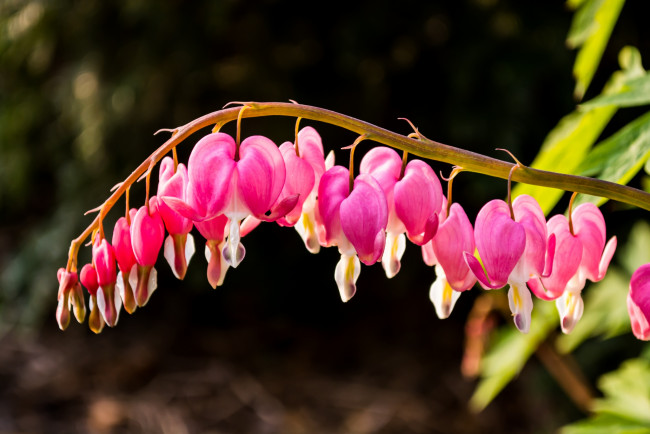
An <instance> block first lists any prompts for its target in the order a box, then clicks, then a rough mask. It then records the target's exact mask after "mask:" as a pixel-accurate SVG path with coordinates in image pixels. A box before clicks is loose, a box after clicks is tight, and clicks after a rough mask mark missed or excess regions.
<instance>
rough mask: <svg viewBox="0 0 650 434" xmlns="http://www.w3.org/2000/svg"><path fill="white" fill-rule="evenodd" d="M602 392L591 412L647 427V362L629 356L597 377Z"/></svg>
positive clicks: (649, 414)
mask: <svg viewBox="0 0 650 434" xmlns="http://www.w3.org/2000/svg"><path fill="white" fill-rule="evenodd" d="M598 383H599V388H600V389H601V390H602V391H603V393H604V394H605V397H604V398H603V399H599V400H597V401H596V403H595V405H594V411H595V412H597V413H608V414H612V415H615V416H621V417H624V418H627V419H630V420H634V421H639V422H642V423H644V424H646V426H647V427H648V428H649V429H650V361H648V360H644V359H632V360H628V361H626V362H624V363H623V364H622V365H621V367H620V368H619V369H618V370H616V371H614V372H610V373H608V374H605V375H603V376H602V377H601V378H600V380H599V382H598Z"/></svg>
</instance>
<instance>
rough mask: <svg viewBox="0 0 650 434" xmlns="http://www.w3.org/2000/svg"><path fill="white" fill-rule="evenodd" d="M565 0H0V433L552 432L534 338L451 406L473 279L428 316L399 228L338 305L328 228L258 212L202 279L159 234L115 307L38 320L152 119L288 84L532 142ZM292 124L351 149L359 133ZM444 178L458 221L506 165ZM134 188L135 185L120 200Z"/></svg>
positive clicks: (606, 66)
mask: <svg viewBox="0 0 650 434" xmlns="http://www.w3.org/2000/svg"><path fill="white" fill-rule="evenodd" d="M647 12H648V5H647V4H645V3H644V2H628V3H627V4H626V6H625V8H624V9H623V12H622V14H621V17H620V19H619V22H618V24H617V25H616V27H615V29H614V33H613V35H612V38H611V40H610V43H609V46H608V48H607V50H606V52H605V54H604V57H603V61H602V64H601V68H600V69H599V71H603V72H602V73H601V72H599V73H597V75H596V77H595V79H594V83H593V84H592V87H591V89H590V92H593V94H594V95H595V94H597V93H598V91H599V89H601V88H602V85H603V84H604V82H605V80H606V79H607V78H608V77H609V75H610V74H611V72H612V71H614V70H616V69H617V60H616V56H617V53H618V52H619V51H620V49H621V48H622V47H623V46H624V45H635V46H637V47H638V48H639V49H640V51H641V53H642V54H644V53H648V52H650V35H649V33H650V30H649V29H648V26H647V23H646V21H647V19H646V17H647V16H648V15H647ZM571 18H572V13H571V11H569V10H567V9H566V8H565V5H564V2H561V1H553V2H520V1H514V0H462V1H438V2H417V1H409V0H406V1H401V2H386V1H359V2H340V3H339V2H326V3H322V2H321V3H314V4H307V3H305V2H293V1H279V0H266V1H241V0H215V1H209V0H201V1H198V0H197V1H193V2H184V1H179V0H176V1H174V0H170V1H164V2H159V1H151V0H130V1H125V2H103V1H100V0H86V1H83V2H76V1H66V0H42V1H39V0H29V1H28V0H4V1H2V2H0V432H66V433H72V432H98V433H103V432H166V433H184V432H187V433H194V432H214V433H217V432H219V433H222V432H223V433H238V432H268V433H276V432H277V433H280V432H282V433H302V432H305V433H313V432H356V433H373V432H386V433H389V432H395V433H407V432H413V433H425V432H441V433H448V432H479V431H480V432H506V431H507V432H548V431H552V430H554V429H556V428H557V427H559V426H561V425H563V424H565V423H568V422H570V421H572V420H575V419H578V418H580V417H582V413H580V411H578V410H577V409H576V408H575V406H573V404H572V403H571V401H570V400H569V399H568V398H566V397H565V396H564V394H563V392H562V391H561V389H560V388H559V387H558V386H557V385H556V384H555V383H554V381H553V380H552V379H551V377H550V376H549V375H548V374H547V373H546V371H545V370H544V369H543V368H542V367H541V365H540V364H539V363H538V362H537V361H536V360H534V359H533V360H531V362H530V363H529V364H528V365H527V367H526V368H525V369H524V371H523V372H522V373H521V375H520V376H519V378H518V379H517V381H515V382H514V383H512V384H511V385H509V386H508V387H507V388H506V389H505V391H504V393H502V394H501V395H500V396H499V397H498V398H497V399H496V400H495V401H494V402H493V403H492V404H491V405H490V406H489V407H488V408H487V409H486V410H485V411H483V412H482V413H479V414H475V413H472V412H471V411H470V410H469V409H468V406H467V402H468V400H469V397H470V396H471V393H472V391H473V387H474V384H475V381H474V380H472V379H467V378H464V377H463V376H462V375H461V370H460V365H461V360H462V359H463V351H464V340H465V324H466V320H467V315H468V313H469V311H470V310H471V308H472V305H473V301H474V300H475V298H476V294H470V295H467V296H463V297H462V298H461V299H460V301H459V302H458V304H457V306H456V310H455V311H454V313H453V315H452V317H451V318H449V319H448V320H445V321H440V320H438V319H437V318H436V316H435V312H434V309H433V306H432V305H431V304H430V302H429V300H428V290H429V285H430V284H431V283H432V281H433V279H434V273H433V270H432V269H431V268H428V267H426V266H425V265H424V264H423V262H422V260H421V257H420V253H419V249H418V248H417V247H415V246H413V245H410V246H409V247H408V248H407V252H406V255H405V257H404V260H403V263H402V271H401V272H400V274H399V275H398V276H396V277H395V278H394V279H392V280H387V279H385V277H384V275H383V270H382V269H381V267H380V266H379V265H376V266H374V267H363V270H362V274H361V277H360V279H359V282H358V292H357V295H356V296H355V297H354V298H353V299H352V300H351V301H350V302H348V303H347V304H345V305H344V304H342V303H341V302H340V299H339V295H338V291H337V289H336V285H335V283H334V279H333V272H334V266H335V264H336V262H337V260H338V253H337V252H336V250H335V249H324V250H323V251H321V253H320V254H319V255H317V256H314V255H310V254H309V253H307V252H306V250H305V249H304V247H303V246H302V242H301V240H300V238H299V237H298V235H297V234H296V233H295V232H294V231H293V230H291V229H286V228H280V227H278V226H277V225H273V224H265V225H262V226H261V227H260V228H258V229H257V230H255V231H254V232H253V233H252V234H250V235H249V236H247V237H246V238H245V240H244V243H245V245H246V248H247V256H246V259H245V260H244V262H243V263H242V264H241V265H240V267H239V268H238V269H236V270H230V271H229V272H228V275H227V277H226V281H225V284H224V285H223V286H222V287H220V288H218V289H217V290H212V289H211V288H210V287H209V285H208V283H207V281H206V279H205V261H204V259H203V258H202V257H201V255H200V253H201V250H202V248H199V249H198V250H199V254H197V255H196V256H195V257H194V259H193V260H192V262H191V264H190V267H189V273H188V276H187V278H186V280H185V281H184V282H182V284H181V283H180V282H178V281H176V280H175V279H174V278H173V275H172V273H171V272H170V271H169V269H168V267H167V265H166V263H164V262H163V261H162V257H161V262H159V265H158V267H157V268H158V269H159V289H158V291H157V292H156V293H155V295H154V296H153V297H152V299H151V301H150V302H149V304H148V305H147V306H146V307H145V308H142V309H138V311H137V312H136V313H135V314H134V315H132V316H129V315H127V314H126V313H124V312H123V313H122V316H121V319H120V323H119V324H118V326H117V327H116V328H115V329H106V330H104V332H103V333H102V334H101V335H99V336H95V335H93V334H92V333H91V332H90V331H89V330H88V329H87V325H85V324H83V325H79V324H76V323H72V324H71V326H70V327H69V329H68V330H67V331H66V332H60V331H59V330H58V327H57V325H56V322H55V319H54V310H55V305H56V292H57V287H58V285H57V281H56V270H57V268H59V267H61V266H65V262H66V257H67V256H66V255H67V250H68V247H69V243H70V240H71V239H72V238H74V237H76V236H77V234H78V233H80V232H81V231H82V230H83V228H84V227H85V226H86V225H87V224H88V223H90V221H91V218H92V217H89V216H84V215H83V213H84V211H86V210H88V209H91V208H94V207H95V206H97V205H99V204H100V203H101V202H102V201H103V199H104V198H105V197H107V195H108V193H109V189H110V188H111V187H112V186H113V185H114V184H116V183H117V182H119V181H120V180H122V179H123V178H124V177H126V176H127V175H128V174H129V173H130V172H131V171H132V170H133V169H134V168H135V167H136V166H137V165H138V164H139V163H140V162H141V161H142V160H143V159H144V158H146V156H148V155H149V154H150V153H151V152H152V151H153V150H154V149H155V148H156V147H158V146H159V145H160V144H161V143H162V142H163V141H164V139H165V138H164V137H160V136H156V137H154V136H153V133H154V132H155V131H156V130H158V129H159V128H164V127H176V126H180V125H182V124H185V123H187V122H189V121H190V120H192V119H194V118H196V117H199V116H201V115H203V114H205V113H208V112H211V111H214V110H217V109H219V108H221V107H222V106H223V105H224V104H225V103H227V102H229V101H248V100H256V101H287V100H289V99H294V100H296V101H299V102H300V103H304V104H310V105H315V106H320V107H323V108H327V109H331V110H335V111H339V112H342V113H345V114H347V115H351V116H354V117H357V118H360V119H363V120H365V121H368V122H371V123H374V124H377V125H379V126H382V127H385V128H387V129H390V130H393V131H397V132H401V133H403V134H408V133H409V132H410V128H409V127H408V125H407V124H406V123H405V122H404V121H400V120H398V119H397V118H398V117H407V118H409V119H410V120H411V121H412V122H413V123H414V124H415V125H416V126H418V127H419V128H420V131H421V132H422V133H423V134H425V135H426V136H427V137H430V138H432V139H434V140H437V141H441V142H443V143H448V144H451V145H454V146H458V147H462V148H465V149H469V150H472V151H476V152H481V153H484V154H487V155H490V156H495V157H501V158H504V156H503V155H502V154H499V153H498V151H495V148H506V149H509V150H510V151H511V152H512V153H513V154H515V155H516V156H517V157H518V158H519V159H520V160H521V161H522V162H524V163H529V162H530V161H531V160H532V158H533V157H534V156H535V154H536V153H537V151H538V149H539V146H540V145H541V143H542V141H543V139H544V137H545V135H546V134H547V133H548V131H549V130H550V129H551V128H552V127H553V126H554V125H555V124H556V123H557V122H558V120H559V119H560V118H561V117H562V116H563V115H565V114H566V113H568V112H570V111H571V110H573V108H574V107H575V104H576V102H575V101H574V100H573V99H572V91H573V86H574V83H573V80H572V78H571V68H572V64H573V61H574V56H575V53H574V52H571V51H570V50H569V49H567V48H566V46H565V37H566V34H567V32H568V29H569V26H570V22H571ZM589 95H590V93H589V92H588V94H587V98H588V97H589ZM635 114H636V112H635V111H634V110H630V111H628V112H626V114H623V115H621V116H620V117H617V118H615V119H614V122H613V123H612V124H611V125H610V127H608V128H611V130H612V131H614V130H615V128H617V126H621V125H623V124H625V123H626V122H627V121H629V120H630V119H633V118H634V116H635ZM293 122H294V121H293V120H292V119H286V118H266V119H254V120H245V121H244V123H243V134H244V135H250V134H264V135H267V136H269V137H270V138H272V139H273V140H274V141H276V143H278V144H279V143H282V142H283V141H286V140H293V126H294V124H293ZM303 125H312V126H314V127H316V128H317V129H318V131H319V132H320V133H321V135H322V137H323V141H324V145H325V149H326V151H328V150H331V149H335V150H337V151H336V155H337V159H338V161H339V162H342V161H346V159H347V157H348V155H347V152H346V151H340V150H339V148H341V147H343V146H347V145H349V144H351V143H352V141H353V140H354V138H355V136H354V135H352V134H351V133H349V132H346V131H342V130H339V129H336V128H333V127H329V126H326V125H319V124H317V123H310V122H303ZM225 131H227V132H231V133H234V126H233V125H228V126H226V127H225ZM607 132H608V131H606V134H607ZM610 132H611V131H610ZM200 136H201V133H199V134H197V135H196V137H194V138H193V139H191V140H190V141H189V142H188V143H185V144H183V145H182V146H181V147H180V148H179V155H180V157H181V158H182V159H186V158H187V156H188V155H189V152H190V151H191V147H192V144H193V143H195V142H196V140H198V138H200ZM433 166H434V168H436V170H442V171H443V172H444V173H446V174H447V173H448V172H449V169H450V168H449V166H446V165H441V164H436V163H433ZM455 186H456V190H455V195H454V196H455V199H456V200H458V201H460V202H461V203H462V204H463V205H464V206H465V207H466V209H467V210H468V215H469V216H470V219H471V220H473V219H474V217H475V215H476V212H477V211H478V209H479V208H480V206H481V205H482V204H483V203H485V202H486V201H488V200H490V199H493V198H500V197H503V196H504V195H505V187H506V185H505V182H504V181H502V180H493V179H489V178H487V177H485V176H480V175H474V174H463V175H462V176H461V177H459V178H458V180H457V182H456V184H455ZM143 200H144V188H143V186H142V185H138V186H137V187H135V188H134V189H133V193H132V204H133V205H134V206H137V205H138V204H139V203H141V202H142V201H143ZM122 204H123V202H120V203H119V205H118V206H117V207H116V211H114V212H112V213H111V214H110V215H109V217H108V220H107V222H114V221H115V220H116V219H117V218H118V217H119V215H120V214H121V212H122V211H121V209H122ZM612 206H613V205H608V207H606V208H605V212H606V213H607V212H608V211H612V209H611V207H612ZM606 217H607V219H608V222H609V221H610V218H611V219H612V220H611V221H612V222H622V221H625V219H628V218H629V215H625V214H623V215H622V214H621V213H618V214H617V213H612V215H611V216H610V215H607V216H606ZM109 226H110V223H108V224H107V227H109ZM614 226H615V229H613V231H614V233H616V234H617V235H618V236H620V237H623V238H624V237H625V235H626V233H625V231H626V228H625V225H620V224H617V223H615V224H614ZM195 236H196V237H197V246H200V245H201V243H202V242H201V241H199V238H198V234H196V233H195ZM85 250H86V251H84V252H83V253H82V255H81V256H80V264H82V263H84V261H87V260H88V259H89V252H88V251H87V250H88V249H85ZM472 293H474V291H472ZM495 321H504V320H503V319H498V318H497V319H495ZM533 327H534V325H533ZM601 360H602V359H601ZM603 363H606V361H605V362H603ZM595 372H596V370H594V374H593V375H595ZM587 374H588V375H589V371H588V372H587Z"/></svg>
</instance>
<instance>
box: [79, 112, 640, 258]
mask: <svg viewBox="0 0 650 434" xmlns="http://www.w3.org/2000/svg"><path fill="white" fill-rule="evenodd" d="M245 104H246V110H242V108H241V107H231V108H226V109H223V110H218V111H216V112H212V113H209V114H207V115H205V116H202V117H200V118H198V119H195V120H193V121H191V122H189V123H188V124H186V125H184V126H182V127H179V128H176V129H175V130H173V135H172V137H170V138H169V139H168V140H167V141H166V142H165V143H163V145H162V146H160V147H159V148H158V149H156V151H154V152H153V154H151V156H150V157H149V158H148V159H147V160H145V161H144V162H142V164H140V165H139V166H138V167H137V168H136V169H135V170H134V171H133V173H131V175H129V177H128V178H126V180H124V182H122V184H121V185H120V186H119V188H117V189H116V190H115V191H114V192H113V194H111V196H110V197H109V198H108V199H106V202H105V203H104V205H103V214H106V213H108V211H109V210H110V209H111V208H112V207H113V205H114V204H115V202H117V200H118V199H119V198H120V197H121V196H122V195H123V194H124V192H125V191H126V189H127V188H128V187H130V186H131V185H132V184H133V183H135V182H136V181H137V180H138V178H140V176H142V174H143V173H145V172H146V171H147V169H148V168H149V167H151V166H153V165H154V164H156V163H157V162H158V161H160V160H161V159H162V158H163V157H164V156H165V155H166V154H167V153H169V151H171V150H172V149H173V148H174V147H175V146H176V145H178V144H179V143H181V142H182V141H184V140H185V139H187V138H188V137H189V136H190V135H192V134H193V133H194V132H196V131H198V130H200V129H202V128H205V127H208V126H210V125H215V124H220V125H222V124H224V123H226V122H230V121H233V120H236V119H237V118H238V116H241V117H245V118H255V117H264V116H290V117H296V118H297V117H301V118H304V119H310V120H313V121H319V122H324V123H327V124H331V125H336V126H338V127H341V128H344V129H346V130H350V131H353V132H355V133H357V134H362V135H365V139H367V140H373V141H375V142H378V143H382V144H384V145H387V146H390V147H392V148H396V149H399V150H402V151H406V152H408V153H410V154H413V155H417V156H419V157H422V158H427V159H431V160H436V161H441V162H443V163H449V164H453V165H456V166H461V167H462V168H463V170H464V171H466V172H475V173H482V174H484V175H488V176H492V177H495V178H502V179H508V174H509V173H510V170H511V169H512V167H513V166H514V164H512V163H508V162H505V161H502V160H498V159H496V158H491V157H486V156H484V155H481V154H477V153H475V152H471V151H467V150H465V149H460V148H455V147H453V146H449V145H445V144H442V143H439V142H435V141H433V140H429V139H426V138H424V137H420V138H419V139H414V138H409V137H406V136H403V135H400V134H397V133H394V132H392V131H388V130H385V129H383V128H380V127H378V126H376V125H372V124H369V123H368V122H364V121H361V120H358V119H355V118H353V117H350V116H346V115H343V114H340V113H337V112H334V111H331V110H326V109H322V108H319V107H313V106H308V105H303V104H294V103H280V102H270V103H257V102H246V103H245ZM512 180H513V181H516V182H521V183H525V184H532V185H540V186H544V187H550V188H557V189H560V190H566V191H575V192H579V193H584V194H590V195H594V196H601V197H606V198H609V199H612V200H617V201H619V202H624V203H627V204H630V205H634V206H637V207H639V208H643V209H645V210H648V211H650V194H648V193H645V192H643V191H640V190H637V189H635V188H632V187H628V186H625V185H620V184H615V183H612V182H608V181H603V180H599V179H594V178H586V177H583V176H576V175H566V174H562V173H554V172H548V171H544V170H537V169H532V168H530V167H526V166H523V167H522V166H520V167H519V170H516V171H515V172H514V173H513V174H512ZM100 214H102V213H100ZM99 217H100V216H99V215H98V216H97V217H96V218H95V220H93V222H92V223H91V224H90V225H89V226H88V227H87V228H86V229H85V230H84V231H83V233H82V234H81V235H79V237H77V238H76V239H74V240H73V241H72V243H71V244H70V253H69V258H68V269H72V268H75V269H76V257H77V252H78V250H79V247H80V246H81V244H82V243H83V241H84V240H85V239H86V238H88V236H89V235H90V234H91V233H92V231H93V230H94V229H95V228H97V226H98V224H99Z"/></svg>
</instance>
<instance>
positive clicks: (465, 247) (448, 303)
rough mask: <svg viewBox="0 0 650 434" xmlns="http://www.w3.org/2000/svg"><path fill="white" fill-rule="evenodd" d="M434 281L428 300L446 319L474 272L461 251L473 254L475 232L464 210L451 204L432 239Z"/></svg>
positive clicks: (455, 204) (471, 283)
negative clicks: (434, 269) (434, 264)
mask: <svg viewBox="0 0 650 434" xmlns="http://www.w3.org/2000/svg"><path fill="white" fill-rule="evenodd" d="M430 243H431V244H430V245H431V246H432V248H433V252H434V255H433V257H432V258H431V259H433V260H434V261H435V262H436V263H437V265H436V280H435V281H434V282H433V284H432V285H431V289H430V292H429V298H430V299H431V301H432V302H433V305H434V306H435V308H436V313H437V314H438V317H439V318H440V319H444V318H447V317H448V316H449V315H450V314H451V311H452V310H453V308H454V305H455V304H456V301H457V300H458V298H459V297H460V294H461V292H463V291H467V290H468V289H470V288H471V287H473V286H474V284H475V283H476V277H475V276H474V273H472V271H471V270H470V269H469V267H468V266H467V263H466V262H465V256H464V252H474V248H475V244H474V229H473V228H472V224H471V223H470V221H469V219H468V218H467V214H465V211H464V210H463V207H462V206H460V205H459V204H458V203H453V204H452V205H451V207H450V209H449V216H447V217H446V218H444V220H443V221H442V223H440V226H438V231H437V233H436V235H435V236H434V237H433V238H432V239H431V241H430Z"/></svg>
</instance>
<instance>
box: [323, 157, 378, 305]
mask: <svg viewBox="0 0 650 434" xmlns="http://www.w3.org/2000/svg"><path fill="white" fill-rule="evenodd" d="M318 210H319V214H320V216H321V218H322V221H323V225H324V228H325V237H324V238H325V244H326V246H338V248H339V252H340V253H341V260H340V261H339V263H338V264H337V266H336V270H335V273H334V277H335V280H336V283H337V285H338V287H339V292H340V295H341V299H342V300H343V301H344V302H345V301H348V300H349V299H350V298H352V296H353V295H354V293H355V292H356V280H357V278H358V277H359V273H360V270H361V265H360V263H359V261H360V262H363V263H364V264H366V265H371V264H374V263H375V262H377V261H378V260H379V259H380V258H381V256H382V253H383V250H384V246H385V242H386V232H385V231H386V224H387V221H388V206H387V204H386V198H385V196H384V193H383V191H382V189H381V187H380V186H379V184H378V183H377V181H376V180H375V179H374V178H373V177H372V176H370V175H367V174H361V175H359V176H357V177H356V179H355V180H354V186H353V188H352V191H350V182H349V172H348V169H346V168H345V167H342V166H334V167H332V168H331V169H329V170H328V171H327V172H325V174H324V175H323V177H322V178H321V182H320V187H319V189H318Z"/></svg>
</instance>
